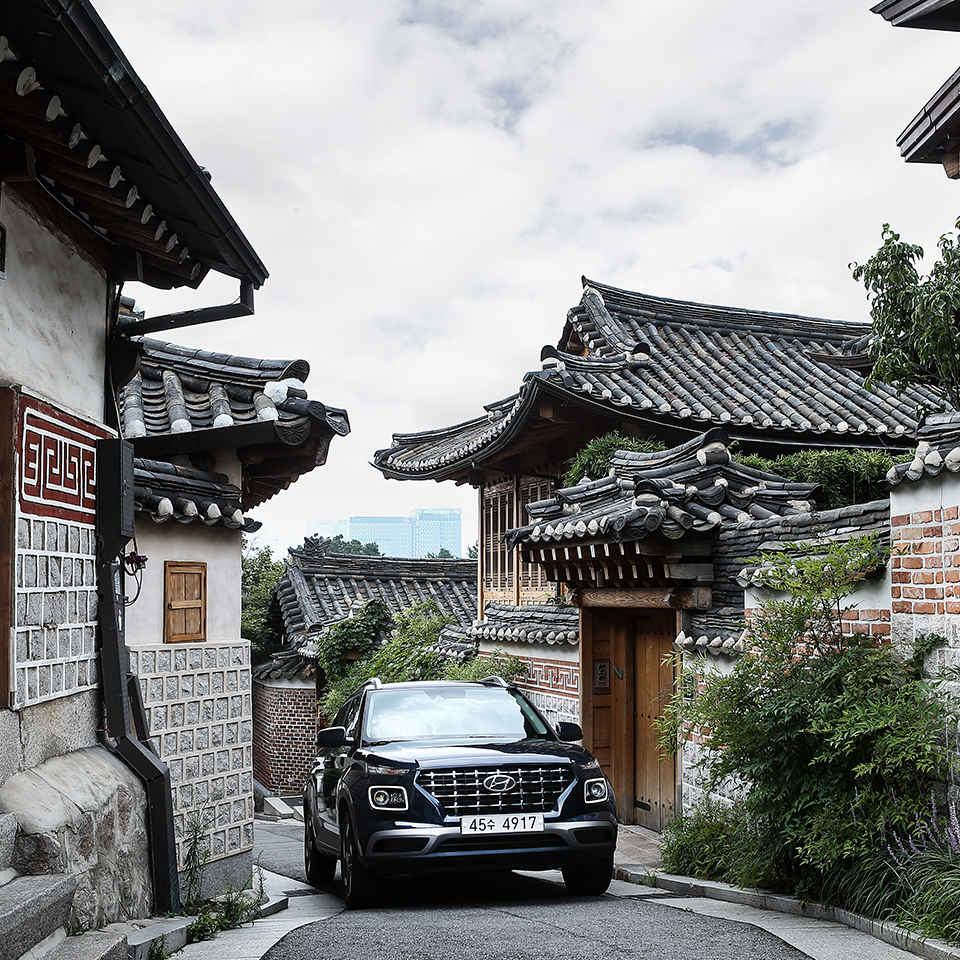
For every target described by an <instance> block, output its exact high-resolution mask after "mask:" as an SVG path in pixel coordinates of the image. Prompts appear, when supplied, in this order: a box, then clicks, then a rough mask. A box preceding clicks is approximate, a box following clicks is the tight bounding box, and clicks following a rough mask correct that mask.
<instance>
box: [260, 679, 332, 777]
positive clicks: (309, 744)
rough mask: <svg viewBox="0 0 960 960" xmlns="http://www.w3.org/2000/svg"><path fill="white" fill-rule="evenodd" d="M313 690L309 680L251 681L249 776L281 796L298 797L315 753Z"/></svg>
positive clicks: (315, 713)
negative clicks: (251, 753) (251, 726)
mask: <svg viewBox="0 0 960 960" xmlns="http://www.w3.org/2000/svg"><path fill="white" fill-rule="evenodd" d="M317 729H318V722H317V693H316V687H315V686H314V684H313V683H312V682H305V683H297V682H296V681H285V682H282V683H270V682H269V681H263V680H254V682H253V735H254V740H253V775H254V776H255V777H256V778H257V782H258V783H260V784H262V785H263V786H264V787H266V788H267V789H269V790H272V791H273V792H274V793H277V794H280V795H281V796H299V795H300V794H301V793H302V792H303V784H304V781H305V780H306V779H307V774H309V772H310V765H311V763H312V762H313V758H314V757H315V756H316V752H317V749H316V741H317Z"/></svg>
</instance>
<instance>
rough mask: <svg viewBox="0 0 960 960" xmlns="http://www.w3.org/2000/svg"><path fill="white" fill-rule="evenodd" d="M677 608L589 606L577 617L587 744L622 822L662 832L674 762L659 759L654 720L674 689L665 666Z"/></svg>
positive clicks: (671, 803)
mask: <svg viewBox="0 0 960 960" xmlns="http://www.w3.org/2000/svg"><path fill="white" fill-rule="evenodd" d="M676 635H677V631H676V611H675V610H669V609H636V608H633V609H626V610H625V609H610V608H592V609H591V608H586V609H583V610H582V611H581V614H580V642H581V655H582V657H583V665H582V670H583V673H582V676H583V685H582V690H583V694H582V695H583V701H582V702H583V730H584V743H585V745H586V746H587V747H588V748H589V749H590V750H592V751H593V753H594V754H595V755H596V757H597V759H598V760H599V761H600V765H601V767H603V771H604V773H605V774H606V775H607V777H608V778H609V780H610V782H611V783H612V784H613V789H614V790H615V791H616V794H617V805H618V807H619V811H620V820H621V822H623V823H639V824H641V825H642V826H645V827H649V828H650V829H651V830H657V831H659V830H661V829H663V825H664V824H665V823H666V822H667V821H668V820H669V819H670V818H671V816H672V815H673V811H674V807H675V803H676V789H677V788H676V763H675V761H674V759H673V758H672V757H671V758H669V759H668V760H665V761H661V760H660V752H659V748H658V745H657V731H656V728H655V727H654V721H655V720H656V718H657V717H658V716H659V715H660V713H661V710H662V707H663V702H662V699H661V696H660V691H661V690H665V691H672V689H673V685H674V677H673V672H672V669H671V668H670V667H664V666H663V660H664V659H665V658H666V657H667V656H668V655H669V654H670V651H671V650H672V647H673V641H674V639H675V638H676Z"/></svg>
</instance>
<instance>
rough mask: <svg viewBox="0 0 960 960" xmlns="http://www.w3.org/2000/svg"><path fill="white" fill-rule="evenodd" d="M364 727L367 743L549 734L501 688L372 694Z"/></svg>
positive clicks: (521, 701)
mask: <svg viewBox="0 0 960 960" xmlns="http://www.w3.org/2000/svg"><path fill="white" fill-rule="evenodd" d="M367 703H368V707H367V712H366V717H365V719H364V724H363V739H364V740H365V741H366V742H367V743H382V742H385V741H391V740H422V739H464V738H466V739H490V740H501V739H505V740H524V739H533V738H535V739H539V738H542V737H549V736H550V733H549V729H548V728H547V726H546V724H545V723H544V722H543V720H542V719H541V718H540V717H539V716H538V715H537V713H536V712H535V711H534V710H533V708H532V707H531V706H530V704H528V703H527V702H526V701H525V700H524V699H523V698H522V697H521V696H519V695H517V694H514V693H513V692H512V691H510V690H505V689H504V688H503V687H481V686H476V687H454V686H449V687H448V686H444V685H442V684H440V685H437V686H429V687H416V688H413V687H407V688H405V689H399V690H390V689H384V690H376V691H371V693H370V694H369V696H368V699H367Z"/></svg>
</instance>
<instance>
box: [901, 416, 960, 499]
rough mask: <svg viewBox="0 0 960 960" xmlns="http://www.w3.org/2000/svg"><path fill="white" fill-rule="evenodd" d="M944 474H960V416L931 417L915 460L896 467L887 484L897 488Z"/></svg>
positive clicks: (921, 435) (928, 419)
mask: <svg viewBox="0 0 960 960" xmlns="http://www.w3.org/2000/svg"><path fill="white" fill-rule="evenodd" d="M944 470H946V471H947V472H948V473H960V414H957V413H947V414H934V415H933V416H930V417H928V418H927V420H926V422H925V423H924V425H923V428H922V429H921V431H920V442H919V443H918V444H917V449H916V451H915V453H914V456H913V459H912V460H910V461H908V462H906V463H897V464H894V465H893V466H892V467H891V468H890V471H889V472H888V473H887V483H889V484H890V485H891V486H894V487H895V486H897V485H898V484H901V483H904V482H916V481H917V480H922V479H923V478H924V477H936V476H939V475H940V474H941V473H942V472H943V471H944Z"/></svg>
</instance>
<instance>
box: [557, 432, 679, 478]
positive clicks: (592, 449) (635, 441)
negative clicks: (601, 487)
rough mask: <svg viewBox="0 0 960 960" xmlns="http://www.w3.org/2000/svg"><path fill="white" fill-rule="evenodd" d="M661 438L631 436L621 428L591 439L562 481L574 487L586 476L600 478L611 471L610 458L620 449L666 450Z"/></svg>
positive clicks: (648, 451) (646, 451)
mask: <svg viewBox="0 0 960 960" xmlns="http://www.w3.org/2000/svg"><path fill="white" fill-rule="evenodd" d="M665 449H666V448H665V447H664V445H663V443H662V442H661V441H659V440H646V439H643V438H641V437H631V436H628V435H627V434H625V433H621V432H620V431H619V430H614V431H613V432H612V433H606V434H604V435H603V436H602V437H595V438H594V439H593V440H591V441H590V442H589V443H588V444H587V445H586V446H585V447H584V448H583V449H582V450H581V451H580V452H579V453H578V454H577V455H576V456H575V457H574V458H573V459H572V460H571V461H570V464H569V467H570V468H569V469H568V470H567V472H566V473H565V474H564V475H563V479H562V481H561V483H562V485H563V486H565V487H574V486H576V485H577V484H578V483H580V481H581V480H583V478H584V477H589V478H590V479H591V480H599V479H600V478H601V477H605V476H607V474H609V473H610V458H611V457H612V456H613V455H614V454H615V453H616V452H617V451H618V450H630V451H632V452H633V453H657V452H659V451H660V450H665Z"/></svg>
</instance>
